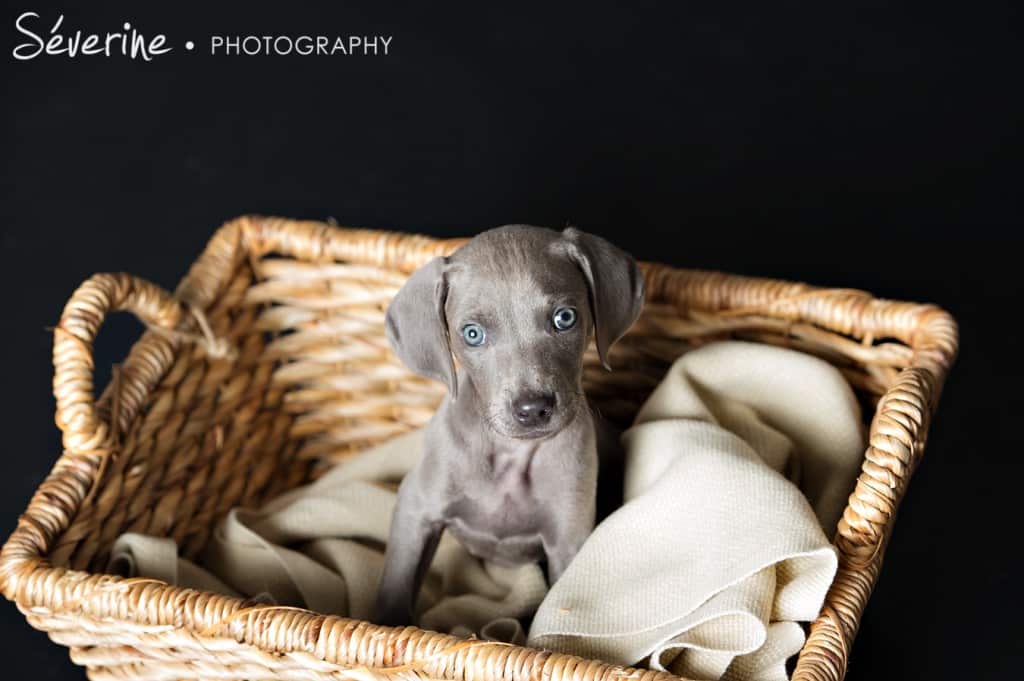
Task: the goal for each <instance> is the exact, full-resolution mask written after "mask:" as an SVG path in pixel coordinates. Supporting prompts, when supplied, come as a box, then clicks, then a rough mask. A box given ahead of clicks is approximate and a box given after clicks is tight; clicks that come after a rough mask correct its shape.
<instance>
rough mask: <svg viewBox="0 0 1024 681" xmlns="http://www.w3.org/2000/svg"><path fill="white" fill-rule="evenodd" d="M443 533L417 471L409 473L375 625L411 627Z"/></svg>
mask: <svg viewBox="0 0 1024 681" xmlns="http://www.w3.org/2000/svg"><path fill="white" fill-rule="evenodd" d="M443 530H444V524H443V523H442V522H441V521H440V520H437V519H434V518H433V514H431V513H429V512H428V508H427V504H425V503H424V501H423V495H422V494H421V492H420V488H419V485H418V482H417V475H416V470H414V471H412V472H411V473H410V474H409V475H407V476H406V479H405V480H403V481H402V484H401V486H400V487H399V488H398V501H397V504H396V506H395V513H394V515H393V516H392V518H391V530H390V533H389V536H388V545H387V551H386V554H385V556H384V572H383V574H382V575H381V579H380V586H379V587H378V591H377V604H376V607H375V608H374V611H375V614H376V616H375V620H374V621H375V622H377V623H378V624H384V625H389V626H401V625H405V624H411V623H412V621H413V614H414V612H413V611H414V607H415V604H416V597H417V596H418V595H419V591H420V585H421V584H422V583H423V576H424V575H425V574H426V572H427V568H428V567H429V566H430V562H431V561H432V560H433V559H434V553H435V551H437V543H438V541H439V540H440V539H441V532H442V531H443Z"/></svg>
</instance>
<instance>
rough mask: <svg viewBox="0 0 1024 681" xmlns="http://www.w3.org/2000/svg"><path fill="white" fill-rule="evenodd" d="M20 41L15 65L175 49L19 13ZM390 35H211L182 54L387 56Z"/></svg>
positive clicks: (128, 29) (154, 38) (153, 54)
mask: <svg viewBox="0 0 1024 681" xmlns="http://www.w3.org/2000/svg"><path fill="white" fill-rule="evenodd" d="M14 28H15V30H16V31H17V33H18V39H19V42H17V43H16V44H15V46H14V49H13V50H12V53H11V54H12V56H13V57H14V58H15V59H17V60H18V61H29V60H32V59H36V58H42V57H64V58H71V59H74V58H78V57H97V56H98V57H122V58H127V59H133V60H140V61H147V62H148V61H153V60H154V59H156V58H158V57H162V56H164V55H167V54H170V53H171V52H174V51H175V49H176V46H175V45H174V44H172V42H171V40H170V39H169V38H168V37H167V35H165V34H163V33H147V32H146V31H144V30H142V29H141V28H139V27H137V26H134V25H133V24H132V23H131V22H130V21H125V22H124V23H123V24H121V25H120V26H118V27H116V29H115V30H112V31H111V30H107V31H103V32H94V31H91V30H89V29H83V28H79V27H72V26H69V25H66V23H65V21H64V15H63V14H59V15H57V16H54V17H50V18H44V17H43V16H41V15H40V14H39V13H38V12H31V11H30V12H22V13H21V14H20V15H18V17H17V18H16V19H15V20H14ZM393 37H394V36H390V35H356V34H347V35H327V34H301V35H254V34H249V35H211V36H206V40H205V42H203V41H201V42H200V43H199V44H197V43H196V42H195V41H193V40H185V42H184V43H183V44H182V45H183V47H184V49H185V51H186V52H194V51H196V50H197V49H198V50H200V51H205V52H206V53H207V54H210V55H213V56H227V57H256V56H278V57H286V56H290V55H298V56H301V57H311V56H319V57H338V56H342V57H355V56H363V57H376V56H383V57H386V56H387V55H388V54H389V53H390V50H391V43H392V39H393Z"/></svg>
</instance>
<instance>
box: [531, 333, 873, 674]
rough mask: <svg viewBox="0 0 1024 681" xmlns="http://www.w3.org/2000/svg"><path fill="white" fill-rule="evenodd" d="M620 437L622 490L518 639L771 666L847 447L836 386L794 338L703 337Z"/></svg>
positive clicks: (845, 481) (809, 592) (801, 604)
mask: <svg viewBox="0 0 1024 681" xmlns="http://www.w3.org/2000/svg"><path fill="white" fill-rule="evenodd" d="M623 441H624V444H625V448H626V462H625V471H626V473H625V475H626V480H625V495H624V499H625V503H624V504H623V506H622V507H621V508H620V509H619V510H618V511H616V512H615V513H613V514H612V515H611V516H609V517H608V518H607V519H606V520H605V521H604V522H603V523H601V525H599V526H598V527H597V528H596V529H595V531H594V533H593V534H592V535H591V536H590V538H589V539H588V540H587V542H586V543H585V544H584V546H583V548H582V550H581V551H580V553H579V554H578V555H577V556H576V558H575V559H574V560H573V562H572V563H571V564H570V565H569V568H568V569H567V571H566V572H565V573H564V575H563V576H562V578H561V579H560V580H559V581H558V582H557V583H556V584H555V585H554V587H553V588H552V589H551V591H550V593H549V594H548V595H547V597H546V598H545V599H544V602H543V603H542V604H541V606H540V608H539V610H538V612H537V614H536V616H535V618H534V620H533V624H532V627H531V629H530V635H529V639H528V644H529V645H531V646H536V647H544V648H551V649H555V650H560V651H564V652H569V653H573V654H578V655H583V656H586V657H594V658H598V659H604V660H609V661H612V662H619V663H623V664H634V663H637V662H639V661H645V660H646V661H647V664H648V665H649V666H650V667H651V668H655V669H667V670H669V671H672V672H674V673H676V674H679V675H682V676H687V677H689V678H695V679H718V678H725V679H744V680H760V679H767V680H774V679H785V678H787V673H786V669H785V662H786V659H787V658H789V657H790V656H792V655H793V654H794V653H796V652H797V651H799V649H800V647H801V646H802V645H803V642H804V633H803V629H802V628H801V627H800V626H799V625H798V624H796V623H797V622H805V621H809V620H812V619H814V618H815V617H816V616H817V615H818V612H819V610H820V608H821V604H822V602H823V600H824V597H825V594H826V592H827V591H828V587H829V585H830V584H831V582H832V578H833V576H834V575H835V570H836V565H837V559H836V554H835V550H834V548H833V547H832V545H831V544H830V542H829V539H828V536H826V531H827V533H828V535H831V534H832V533H833V532H834V529H835V526H836V523H837V522H838V519H839V516H840V515H841V513H842V509H843V508H844V505H845V500H846V497H847V495H848V494H849V492H850V490H851V489H852V486H853V481H854V478H855V476H856V474H857V471H858V469H859V465H860V461H861V458H862V456H863V451H864V432H863V426H862V424H861V420H860V410H859V407H858V405H857V401H856V399H855V397H854V395H853V393H852V391H851V390H850V387H849V386H848V385H847V383H846V382H845V381H844V380H843V378H842V376H841V375H840V374H839V372H838V371H837V370H836V369H834V368H833V367H831V366H829V365H828V364H827V363H825V362H824V361H822V360H819V359H816V358H814V357H811V356H809V355H806V354H803V353H798V352H793V351H790V350H785V349H780V348H775V347H771V346H767V345H760V344H753V343H742V342H731V341H730V342H722V343H715V344H712V345H708V346H705V347H703V348H701V349H699V350H695V351H693V352H691V353H689V354H687V355H685V356H683V357H682V358H680V359H679V360H677V361H676V363H675V364H674V365H673V366H672V367H671V369H670V370H669V372H668V374H667V375H666V377H665V378H664V380H663V381H662V382H661V383H660V384H659V385H658V387H657V388H656V389H655V391H654V393H653V394H652V395H651V396H650V398H649V399H648V400H647V402H646V403H645V404H644V405H643V407H642V408H641V410H640V413H639V414H638V415H637V418H636V421H635V423H634V425H633V427H632V428H630V429H629V430H628V431H627V432H626V433H625V434H624V435H623ZM794 482H796V483H798V484H799V487H798V486H797V485H795V484H793V483H794Z"/></svg>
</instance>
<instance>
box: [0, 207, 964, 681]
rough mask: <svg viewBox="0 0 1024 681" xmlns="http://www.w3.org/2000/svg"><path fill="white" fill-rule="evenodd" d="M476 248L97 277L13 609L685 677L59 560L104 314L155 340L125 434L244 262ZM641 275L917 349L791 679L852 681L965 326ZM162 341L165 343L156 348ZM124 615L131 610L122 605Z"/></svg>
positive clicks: (200, 264)
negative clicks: (861, 629)
mask: <svg viewBox="0 0 1024 681" xmlns="http://www.w3.org/2000/svg"><path fill="white" fill-rule="evenodd" d="M465 241H466V239H464V238H460V239H436V238H432V237H427V236H422V235H416V234H409V233H403V232H395V231H385V230H375V229H352V228H344V227H339V226H336V225H333V224H326V223H322V222H315V221H300V220H290V219H286V218H277V217H262V216H243V217H240V218H236V219H234V220H231V221H229V222H227V223H226V224H224V225H223V226H222V227H221V228H220V229H219V230H217V232H216V233H215V234H214V235H213V237H212V238H211V240H210V242H209V243H208V245H207V247H206V248H205V250H204V251H203V252H202V254H201V255H200V256H199V258H198V259H197V260H196V261H195V262H194V263H193V265H192V266H191V268H190V270H189V272H188V273H187V275H186V276H185V277H184V278H183V279H182V281H181V283H180V284H179V286H178V287H177V289H176V290H175V292H174V294H173V295H171V294H168V293H166V292H164V291H162V289H159V287H156V286H153V285H152V284H148V283H147V282H144V281H142V280H138V279H135V278H133V277H129V276H128V275H97V276H95V277H93V278H91V279H90V280H88V281H87V282H86V283H85V284H83V285H82V287H81V288H79V290H78V291H77V292H76V293H75V294H74V295H73V296H72V298H71V300H69V302H68V304H67V306H66V307H65V309H64V312H63V314H62V317H61V322H60V324H58V325H57V327H56V328H55V345H54V361H55V367H56V369H57V374H56V375H55V379H54V388H55V394H56V395H57V397H58V409H57V423H58V425H59V426H61V428H62V430H63V431H64V452H63V454H62V455H61V456H60V457H59V458H58V460H57V461H56V463H55V464H54V467H53V470H52V472H51V473H50V474H49V476H48V477H47V479H46V480H45V481H44V482H43V484H42V485H41V486H40V487H39V489H38V490H37V491H36V493H35V495H34V496H33V498H32V500H31V502H30V503H29V506H28V508H27V509H26V511H25V512H24V513H23V514H22V515H21V517H20V518H19V520H18V524H17V527H16V529H15V530H14V531H13V533H12V534H11V536H10V537H9V538H8V540H7V542H6V543H5V545H4V547H3V549H2V551H0V589H2V591H3V594H4V595H5V596H6V597H7V598H8V599H10V600H13V601H15V602H16V603H17V605H18V607H19V608H20V609H21V610H22V611H23V612H25V613H26V614H29V613H33V612H35V613H38V612H47V613H62V614H67V615H69V616H73V617H80V618H82V619H88V620H102V619H110V618H113V619H115V620H117V621H120V622H125V623H132V624H136V625H144V626H151V625H172V626H174V627H175V628H179V629H183V630H187V631H189V632H191V633H192V634H193V635H194V636H196V637H198V638H199V639H204V638H205V639H210V638H223V637H224V636H227V637H230V638H232V639H234V640H235V641H236V642H237V643H239V644H247V645H250V646H255V647H256V648H258V649H260V650H262V651H265V652H267V653H271V654H275V655H280V654H284V655H290V654H300V653H301V654H314V655H315V656H317V657H319V658H320V659H323V660H325V661H327V662H330V663H335V664H338V665H369V666H371V667H374V668H375V669H376V671H377V672H378V673H394V672H395V671H396V670H395V669H394V668H392V669H390V670H389V669H386V668H388V667H391V666H392V665H399V666H406V665H410V664H416V665H417V670H418V671H423V672H424V673H427V674H428V675H430V676H432V677H434V678H445V679H460V678H463V677H464V676H465V674H466V667H467V666H472V667H473V669H474V671H473V672H472V674H473V675H474V676H478V675H481V673H482V675H483V677H484V678H495V679H498V678H510V679H511V678H514V679H516V680H518V679H520V678H522V679H527V678H533V676H534V675H535V674H536V673H543V674H545V675H549V676H554V677H557V678H559V679H569V678H570V677H572V678H575V677H577V676H579V675H580V674H581V673H583V674H584V675H585V677H586V678H588V679H589V678H595V679H596V678H605V677H607V676H609V675H611V676H618V675H621V674H631V675H632V674H635V675H636V678H643V679H645V681H655V680H657V681H662V680H666V681H667V680H668V679H675V678H677V677H674V676H673V675H671V674H666V673H663V672H653V671H649V670H632V669H625V668H622V667H619V666H616V665H610V664H607V663H603V662H594V661H588V660H582V659H580V658H576V657H572V656H567V655H562V654H557V653H549V652H546V651H539V650H534V649H529V648H515V647H506V646H495V645H493V644H486V643H483V642H477V643H476V644H475V645H471V646H468V647H467V646H465V645H464V644H462V643H460V639H457V638H455V637H452V636H449V635H445V634H437V633H434V632H426V631H422V630H419V629H415V628H413V627H406V628H402V629H393V628H389V627H381V626H378V625H374V624H371V623H368V622H361V621H358V620H353V619H349V618H343V617H336V616H328V615H320V614H316V613H312V612H309V611H301V612H296V611H295V609H288V610H282V609H280V608H273V607H253V604H252V602H251V601H246V600H242V599H239V598H233V597H228V596H221V595H219V594H213V593H209V592H199V591H195V590H192V589H184V588H181V587H176V586H172V585H167V584H164V583H162V582H155V581H154V580H139V579H135V580H132V579H124V578H120V577H115V576H112V575H104V574H98V573H89V572H84V571H77V570H70V569H67V568H64V567H55V566H53V565H51V564H50V563H49V561H48V560H47V557H46V556H47V554H48V553H49V551H50V550H51V549H52V547H53V546H54V544H55V542H56V541H57V540H58V539H59V538H60V537H61V535H62V533H63V532H64V531H65V530H66V529H67V528H68V526H69V524H70V522H71V520H72V518H74V516H75V515H76V514H77V512H78V511H79V509H80V507H81V505H82V503H83V501H84V500H85V499H86V498H87V495H88V494H89V492H90V490H91V488H92V486H93V484H94V482H95V480H96V479H97V477H98V475H99V474H100V472H101V471H100V468H101V464H102V461H103V459H104V457H105V454H106V453H107V452H108V451H109V450H105V449H104V443H105V442H106V435H107V430H106V425H105V421H108V420H110V414H109V413H105V411H104V408H103V405H104V404H105V403H106V402H108V401H109V396H110V392H111V386H108V388H107V390H105V391H104V395H103V397H101V398H100V400H99V403H98V406H97V405H96V404H94V403H93V400H92V382H91V341H92V338H93V337H94V336H95V333H96V332H97V331H98V328H99V326H100V324H101V323H102V320H103V317H104V315H105V314H106V313H108V312H111V311H116V310H122V309H123V310H130V311H133V312H135V313H136V314H138V315H140V316H141V317H142V318H143V319H144V320H145V321H146V322H147V325H149V326H150V327H151V329H154V328H155V330H150V331H147V332H146V333H144V334H143V336H142V338H140V340H139V341H138V342H137V343H136V344H135V345H134V346H133V348H132V350H131V351H130V353H129V357H128V359H127V360H126V361H125V363H124V366H125V368H126V369H127V368H132V367H136V368H139V367H148V369H146V370H139V371H132V372H131V379H130V380H132V381H135V382H136V385H134V386H133V388H134V389H133V391H132V392H133V393H134V394H136V395H138V396H139V397H138V398H137V399H136V400H135V401H134V402H130V403H128V404H127V405H125V407H124V408H123V410H122V412H121V413H120V414H119V415H118V418H119V420H120V421H121V422H123V423H126V422H128V421H130V419H131V418H133V417H134V415H135V413H137V410H138V409H139V408H140V407H141V405H142V402H143V400H144V399H145V397H146V395H148V393H149V392H150V390H151V389H152V388H153V387H154V386H155V385H156V383H157V382H158V381H159V379H160V377H161V376H162V375H163V373H164V371H166V369H167V368H168V367H169V364H170V361H171V357H172V356H173V350H174V348H175V346H176V345H177V343H178V342H179V341H180V338H179V337H178V336H175V335H173V334H179V336H180V334H183V333H190V332H191V333H195V332H196V329H195V324H194V320H193V319H192V318H191V317H190V316H189V314H188V313H189V311H195V310H199V311H202V310H204V309H206V308H207V307H208V306H209V305H210V304H211V303H212V302H213V301H214V299H215V298H216V296H217V295H218V294H219V292H220V289H221V287H222V285H223V284H225V283H226V281H227V279H228V278H229V277H230V276H231V274H232V272H233V271H234V270H235V268H236V267H237V266H238V265H239V264H240V263H242V262H243V261H244V260H245V259H252V260H255V259H258V258H260V257H263V256H265V255H268V254H280V255H283V256H287V257H294V258H299V259H303V260H307V261H310V262H334V261H347V262H353V263H359V264H366V265H377V266H386V267H389V268H392V269H397V270H400V271H402V272H405V273H409V272H412V271H413V270H415V269H416V268H417V267H419V266H420V265H422V264H424V263H425V262H427V261H428V260H430V259H431V258H433V257H436V256H439V255H446V254H448V253H451V252H452V251H453V250H455V249H456V248H458V246H460V245H461V244H462V243H464V242H465ZM640 268H641V271H642V272H643V275H644V278H645V283H646V287H647V295H648V300H651V301H658V302H666V303H670V304H674V305H676V306H677V307H678V308H679V309H680V310H681V311H686V310H702V311H707V312H711V313H716V314H747V315H757V316H767V317H771V318H773V319H778V320H784V321H785V322H787V323H792V324H811V325H814V326H817V327H821V328H824V329H827V330H829V331H833V332H836V333H839V334H843V335H845V336H850V337H853V338H855V339H858V340H860V342H862V343H864V344H865V345H871V344H873V343H875V342H876V341H878V340H881V339H895V340H897V341H899V342H901V343H903V344H905V345H907V346H908V347H909V348H910V349H911V358H910V361H909V365H908V366H907V367H906V368H905V369H903V370H902V371H901V372H900V374H899V376H898V378H897V380H896V382H895V384H894V385H892V386H891V387H890V388H889V390H888V391H887V392H886V393H885V394H884V395H883V396H882V398H881V399H880V400H879V403H878V406H877V409H876V412H875V414H874V417H873V418H872V422H871V428H870V433H869V438H868V442H869V444H868V448H867V451H866V453H865V459H864V462H863V464H862V469H861V473H860V476H859V478H858V480H857V483H856V487H855V488H854V490H853V492H852V493H851V495H850V498H849V502H848V505H847V507H846V509H845V511H844V515H843V518H842V520H841V521H840V524H839V528H838V530H837V533H836V536H835V542H834V543H835V545H836V548H837V550H838V553H839V557H840V561H839V564H840V566H839V571H838V572H837V574H836V578H835V581H834V582H833V585H832V587H831V589H830V591H829V594H828V596H827V597H826V601H825V606H824V608H823V609H822V613H821V615H820V616H819V617H818V619H817V620H816V621H815V622H814V623H812V625H811V629H810V634H809V636H808V638H807V641H806V643H805V645H804V648H803V649H802V650H801V652H800V655H799V658H798V661H797V667H796V671H795V673H794V677H793V678H794V679H811V678H813V679H819V678H828V679H841V678H842V677H843V676H844V675H845V670H846V664H847V659H848V654H849V650H850V647H851V646H852V642H853V638H854V637H855V635H856V631H857V627H858V625H859V621H860V617H861V614H862V613H863V609H864V607H865V605H866V602H867V599H868V597H869V595H870V593H871V590H872V588H873V586H874V583H875V581H876V579H877V577H878V573H879V570H880V567H881V563H882V559H883V556H884V552H885V545H886V543H887V541H888V538H889V536H890V535H891V531H892V527H893V524H894V520H895V513H896V510H897V507H898V505H899V502H900V500H901V499H902V497H903V495H904V493H905V491H906V487H907V484H908V483H909V479H910V476H911V474H912V472H913V470H914V468H915V466H916V464H917V463H918V461H919V460H920V458H921V455H922V452H923V449H924V443H925V440H926V435H927V430H928V426H929V421H930V417H931V414H932V413H933V412H934V410H935V408H936V406H937V402H938V398H939V395H940V393H941V390H942V386H943V383H944V381H945V377H946V375H947V373H948V371H949V368H950V366H951V365H952V363H953V361H954V360H955V357H956V354H957V349H958V333H957V326H956V322H955V321H954V320H953V318H952V317H951V316H950V315H949V313H947V312H946V311H945V310H943V309H941V308H939V307H937V306H935V305H930V304H920V303H908V302H900V301H891V300H882V299H877V298H874V297H873V296H871V295H870V294H869V293H866V292H863V291H856V290H849V289H829V288H819V287H815V286H810V285H808V284H802V283H794V282H787V281H782V280H775V279H767V278H757V277H747V276H739V275H731V274H725V273H721V272H713V271H703V270H687V269H681V268H675V267H671V266H669V265H664V264H660V263H652V262H642V263H640ZM160 329H164V330H165V332H164V333H159V331H160ZM182 329H184V331H182ZM168 332H169V333H168ZM72 365H74V366H75V367H78V368H81V367H85V366H87V367H88V369H89V373H88V377H89V381H88V382H87V384H85V383H82V384H80V385H75V386H74V390H72V389H71V388H67V385H69V383H70V381H63V382H62V381H61V380H60V379H61V377H62V370H65V369H68V368H69V367H70V366H72ZM125 603H131V604H133V607H131V608H126V607H125ZM172 606H173V607H172ZM270 632H272V633H270ZM337 637H340V638H337ZM332 641H333V642H332ZM339 641H340V642H341V643H338V642H339ZM439 651H440V653H444V654H443V655H439ZM510 656H511V657H510ZM512 657H514V658H515V659H516V664H515V665H514V669H513V668H512V666H510V664H509V661H510V659H512ZM403 671H407V670H404V669H403Z"/></svg>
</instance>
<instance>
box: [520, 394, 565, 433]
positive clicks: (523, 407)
mask: <svg viewBox="0 0 1024 681" xmlns="http://www.w3.org/2000/svg"><path fill="white" fill-rule="evenodd" d="M554 410H555V396H554V395H552V394H550V393H529V394H526V395H520V396H519V397H518V398H517V399H516V400H515V401H514V402H513V403H512V413H513V414H514V415H515V417H516V421H519V423H521V424H522V425H524V426H529V427H531V428H533V427H536V426H543V425H544V424H545V423H547V422H548V421H550V420H551V413H552V412H553V411H554Z"/></svg>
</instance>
